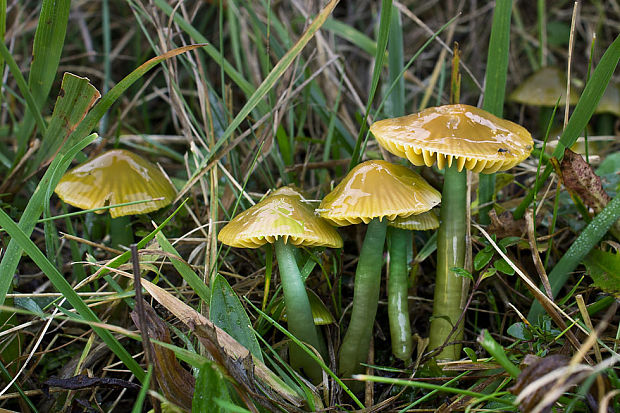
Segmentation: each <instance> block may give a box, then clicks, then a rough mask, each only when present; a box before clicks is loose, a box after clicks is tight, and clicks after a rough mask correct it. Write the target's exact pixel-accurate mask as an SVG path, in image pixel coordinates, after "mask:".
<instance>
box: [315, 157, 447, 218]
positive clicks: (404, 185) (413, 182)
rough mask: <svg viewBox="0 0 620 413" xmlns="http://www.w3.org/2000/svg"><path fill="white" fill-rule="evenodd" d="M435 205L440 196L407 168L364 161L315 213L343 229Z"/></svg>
mask: <svg viewBox="0 0 620 413" xmlns="http://www.w3.org/2000/svg"><path fill="white" fill-rule="evenodd" d="M439 202H441V194H440V193H439V192H438V191H437V190H436V189H435V188H433V187H432V186H430V185H429V184H428V182H426V181H425V180H424V178H422V177H421V176H420V175H418V174H417V173H415V172H413V171H412V170H410V169H409V168H406V167H404V166H401V165H394V164H391V163H389V162H386V161H366V162H363V163H361V164H359V165H357V166H356V167H355V168H353V169H351V171H349V173H348V174H347V176H346V177H345V178H344V179H343V180H342V182H340V183H339V184H338V186H336V188H334V190H333V191H332V192H330V193H329V194H327V196H325V198H323V201H322V202H321V205H319V208H318V209H317V210H316V211H317V212H318V213H319V214H320V215H321V216H322V217H323V218H325V219H327V220H329V221H331V222H333V223H334V224H335V225H338V226H344V225H350V224H359V223H360V222H364V223H366V224H367V223H369V222H370V221H371V220H372V219H374V218H379V220H382V219H383V218H387V219H388V220H390V221H391V220H394V219H395V218H396V217H407V216H409V215H412V214H420V213H422V212H425V211H428V210H430V209H431V208H432V207H434V206H435V205H437V204H438V203H439Z"/></svg>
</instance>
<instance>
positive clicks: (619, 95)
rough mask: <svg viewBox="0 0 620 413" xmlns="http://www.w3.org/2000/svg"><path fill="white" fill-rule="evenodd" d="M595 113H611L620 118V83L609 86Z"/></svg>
mask: <svg viewBox="0 0 620 413" xmlns="http://www.w3.org/2000/svg"><path fill="white" fill-rule="evenodd" d="M594 113H611V114H612V115H616V116H620V83H616V84H612V83H610V84H608V85H607V89H605V93H604V94H603V96H602V97H601V100H600V101H599V102H598V106H597V107H596V110H595V111H594Z"/></svg>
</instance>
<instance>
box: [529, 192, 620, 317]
mask: <svg viewBox="0 0 620 413" xmlns="http://www.w3.org/2000/svg"><path fill="white" fill-rule="evenodd" d="M619 218H620V194H616V196H615V197H614V198H613V199H612V200H611V202H610V203H609V204H607V206H606V207H605V209H603V210H602V211H601V212H600V213H599V214H598V215H597V216H595V217H594V219H593V220H592V221H591V222H590V223H589V224H588V226H587V227H586V228H585V229H584V230H583V231H582V232H581V234H579V236H578V237H577V239H576V240H575V241H573V243H572V245H571V246H570V248H569V249H568V251H566V253H565V254H564V255H563V256H562V258H561V259H560V261H558V263H557V264H555V267H553V270H552V271H551V272H550V273H549V283H550V284H551V291H552V292H553V294H554V295H556V294H557V293H558V292H559V291H560V288H562V286H563V285H564V283H565V282H566V280H567V279H568V277H569V276H570V274H571V272H572V271H573V270H574V269H575V268H576V267H577V265H579V263H580V262H581V260H583V259H584V258H585V256H586V255H588V253H589V252H590V250H591V249H592V248H594V246H596V244H598V242H599V241H600V240H601V238H602V237H603V236H604V235H605V234H606V233H607V231H608V230H609V228H610V227H611V226H612V225H613V224H614V222H616V220H618V219H619ZM542 312H543V308H542V306H541V305H540V303H539V302H538V301H534V303H533V304H532V307H531V309H530V312H529V314H528V315H527V319H528V320H529V321H530V322H531V323H533V322H537V321H538V317H539V316H540V314H542Z"/></svg>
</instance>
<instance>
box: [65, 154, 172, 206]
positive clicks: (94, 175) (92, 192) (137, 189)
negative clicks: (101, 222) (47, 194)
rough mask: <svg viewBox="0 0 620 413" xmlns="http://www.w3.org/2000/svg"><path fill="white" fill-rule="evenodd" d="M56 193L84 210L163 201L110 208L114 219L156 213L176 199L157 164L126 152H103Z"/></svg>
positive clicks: (72, 174)
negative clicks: (130, 203) (142, 201)
mask: <svg viewBox="0 0 620 413" xmlns="http://www.w3.org/2000/svg"><path fill="white" fill-rule="evenodd" d="M54 192H56V194H57V195H58V196H59V197H60V199H62V200H63V201H64V202H66V203H67V204H70V205H73V206H75V207H78V208H82V209H92V208H99V207H103V206H107V205H114V204H122V203H125V202H132V201H140V200H144V199H153V198H163V199H161V200H157V201H149V202H144V203H140V204H134V205H127V206H122V207H116V208H111V209H110V215H111V216H112V218H116V217H120V216H123V215H133V214H146V213H147V212H151V211H156V210H158V209H160V208H163V207H164V206H166V205H168V204H170V203H171V202H172V200H173V199H174V197H175V196H176V191H175V189H174V187H173V186H172V184H170V182H169V181H168V179H166V177H165V176H164V174H163V173H162V172H161V171H160V170H159V169H158V168H157V167H156V166H155V165H154V164H152V163H151V162H149V161H147V160H146V159H144V158H142V157H140V156H138V155H136V154H134V153H132V152H129V151H126V150H123V149H115V150H111V151H108V152H104V153H102V154H101V155H99V156H97V157H95V158H93V159H91V160H90V161H88V162H85V163H83V164H81V165H79V166H77V167H75V168H74V169H72V170H70V171H69V172H67V173H66V174H65V176H63V177H62V179H61V180H60V182H59V183H58V186H57V187H56V189H55V190H54ZM97 212H98V213H103V212H104V211H97Z"/></svg>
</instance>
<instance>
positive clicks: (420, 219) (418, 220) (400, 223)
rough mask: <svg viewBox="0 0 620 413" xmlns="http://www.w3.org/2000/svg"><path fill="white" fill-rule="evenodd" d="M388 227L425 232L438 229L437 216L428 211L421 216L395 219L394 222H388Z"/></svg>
mask: <svg viewBox="0 0 620 413" xmlns="http://www.w3.org/2000/svg"><path fill="white" fill-rule="evenodd" d="M388 225H389V226H391V227H395V228H400V229H406V230H409V231H426V230H428V229H435V228H439V218H437V214H436V213H435V212H434V211H433V210H430V211H428V212H423V213H421V214H416V215H409V216H408V217H405V218H396V219H395V220H394V221H390V222H388Z"/></svg>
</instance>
